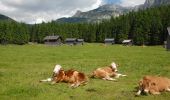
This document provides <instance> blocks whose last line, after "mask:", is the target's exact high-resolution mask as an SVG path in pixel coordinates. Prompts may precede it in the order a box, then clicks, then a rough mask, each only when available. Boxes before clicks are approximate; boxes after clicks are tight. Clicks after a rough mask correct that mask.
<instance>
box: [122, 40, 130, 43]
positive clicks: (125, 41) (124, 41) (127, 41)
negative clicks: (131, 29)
mask: <svg viewBox="0 0 170 100" xmlns="http://www.w3.org/2000/svg"><path fill="white" fill-rule="evenodd" d="M131 41H132V40H123V42H122V43H129V42H131Z"/></svg>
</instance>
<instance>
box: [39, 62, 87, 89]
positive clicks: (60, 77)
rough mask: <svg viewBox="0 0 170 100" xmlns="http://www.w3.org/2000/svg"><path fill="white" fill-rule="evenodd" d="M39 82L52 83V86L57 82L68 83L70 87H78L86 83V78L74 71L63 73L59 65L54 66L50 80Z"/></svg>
mask: <svg viewBox="0 0 170 100" xmlns="http://www.w3.org/2000/svg"><path fill="white" fill-rule="evenodd" d="M40 82H52V84H55V83H59V82H66V83H70V86H71V87H78V86H80V85H84V84H86V83H87V82H88V78H87V76H86V75H85V74H84V73H81V72H78V71H76V70H67V71H64V70H63V69H61V66H60V65H56V66H55V68H54V71H53V75H52V78H48V79H46V80H41V81H40Z"/></svg>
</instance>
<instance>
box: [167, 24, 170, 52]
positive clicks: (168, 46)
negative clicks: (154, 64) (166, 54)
mask: <svg viewBox="0 0 170 100" xmlns="http://www.w3.org/2000/svg"><path fill="white" fill-rule="evenodd" d="M167 30H168V37H167V44H166V48H167V50H168V51H170V27H168V28H167Z"/></svg>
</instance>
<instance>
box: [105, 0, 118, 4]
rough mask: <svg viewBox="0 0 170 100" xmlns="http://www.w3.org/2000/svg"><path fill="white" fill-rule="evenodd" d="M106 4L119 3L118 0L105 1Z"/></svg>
mask: <svg viewBox="0 0 170 100" xmlns="http://www.w3.org/2000/svg"><path fill="white" fill-rule="evenodd" d="M106 2H107V3H115V4H117V3H120V0H106Z"/></svg>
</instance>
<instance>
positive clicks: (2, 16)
mask: <svg viewBox="0 0 170 100" xmlns="http://www.w3.org/2000/svg"><path fill="white" fill-rule="evenodd" d="M2 20H11V21H12V20H13V19H11V18H9V17H7V16H5V15H2V14H0V21H2ZM13 21H14V20H13Z"/></svg>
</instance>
